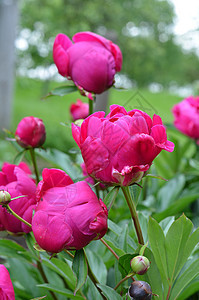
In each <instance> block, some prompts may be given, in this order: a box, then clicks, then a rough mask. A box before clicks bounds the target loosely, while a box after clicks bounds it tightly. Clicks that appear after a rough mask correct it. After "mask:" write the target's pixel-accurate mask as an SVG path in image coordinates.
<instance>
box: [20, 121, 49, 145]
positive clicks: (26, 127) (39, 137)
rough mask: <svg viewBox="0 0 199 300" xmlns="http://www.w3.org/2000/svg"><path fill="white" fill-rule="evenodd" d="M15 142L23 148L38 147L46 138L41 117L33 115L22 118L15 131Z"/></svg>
mask: <svg viewBox="0 0 199 300" xmlns="http://www.w3.org/2000/svg"><path fill="white" fill-rule="evenodd" d="M15 137H16V141H17V143H18V144H19V145H20V146H21V147H23V148H30V147H32V148H38V147H41V146H42V145H43V143H44V142H45V139H46V130H45V126H44V123H43V121H42V120H41V119H39V118H35V117H32V116H31V117H25V118H23V119H22V120H21V121H20V122H19V124H18V126H17V130H16V132H15Z"/></svg>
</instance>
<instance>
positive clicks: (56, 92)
mask: <svg viewBox="0 0 199 300" xmlns="http://www.w3.org/2000/svg"><path fill="white" fill-rule="evenodd" d="M77 90H78V88H77V87H76V85H72V84H68V85H63V86H59V87H57V88H55V89H53V90H52V91H51V92H49V93H48V94H47V95H46V96H44V97H42V99H43V100H44V99H47V98H49V97H52V96H61V97H62V96H65V95H67V94H70V93H73V92H76V91H77Z"/></svg>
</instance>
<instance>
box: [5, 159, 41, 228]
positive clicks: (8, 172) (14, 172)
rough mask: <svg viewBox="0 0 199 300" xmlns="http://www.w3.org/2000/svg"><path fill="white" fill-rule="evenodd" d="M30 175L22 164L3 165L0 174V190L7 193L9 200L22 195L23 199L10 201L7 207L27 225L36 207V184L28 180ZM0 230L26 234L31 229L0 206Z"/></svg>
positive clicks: (30, 179)
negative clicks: (9, 196) (26, 222)
mask: <svg viewBox="0 0 199 300" xmlns="http://www.w3.org/2000/svg"><path fill="white" fill-rule="evenodd" d="M30 174H31V171H30V169H29V168H28V166H27V165H26V164H25V163H24V162H21V163H20V164H19V165H18V166H16V165H12V164H9V163H4V164H3V167H2V171H1V172H0V190H5V191H7V192H9V193H10V195H11V198H15V197H18V196H22V195H24V197H21V198H19V199H15V200H12V201H11V202H10V203H9V206H10V208H11V209H12V210H13V211H14V212H16V213H17V214H18V215H19V216H20V217H22V218H23V219H25V220H26V221H28V222H29V223H31V220H32V214H33V209H35V206H36V195H35V192H36V184H35V182H34V181H33V179H32V178H30ZM0 230H7V231H10V232H13V233H19V232H26V233H28V232H30V231H31V228H30V227H28V226H27V225H25V224H24V223H22V222H21V221H19V220H18V219H17V218H15V217H14V216H13V215H11V214H10V213H8V212H7V210H6V208H5V207H2V206H0Z"/></svg>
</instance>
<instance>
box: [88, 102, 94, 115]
mask: <svg viewBox="0 0 199 300" xmlns="http://www.w3.org/2000/svg"><path fill="white" fill-rule="evenodd" d="M93 102H94V99H93V100H91V99H88V103H89V116H90V115H92V114H93Z"/></svg>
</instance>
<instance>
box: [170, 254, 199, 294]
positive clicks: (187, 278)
mask: <svg viewBox="0 0 199 300" xmlns="http://www.w3.org/2000/svg"><path fill="white" fill-rule="evenodd" d="M198 275H199V258H198V259H197V260H195V261H194V262H193V263H192V264H191V265H190V266H189V267H188V268H187V269H186V270H185V271H184V273H183V274H182V275H181V276H180V277H179V278H178V279H177V281H176V284H175V285H174V287H173V289H172V291H171V296H170V298H169V299H174V300H177V299H178V297H179V295H180V293H181V292H182V291H183V290H184V289H185V288H186V286H187V285H188V284H189V283H190V282H191V281H192V280H193V279H194V278H195V277H196V276H198ZM198 290H199V286H198Z"/></svg>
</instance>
